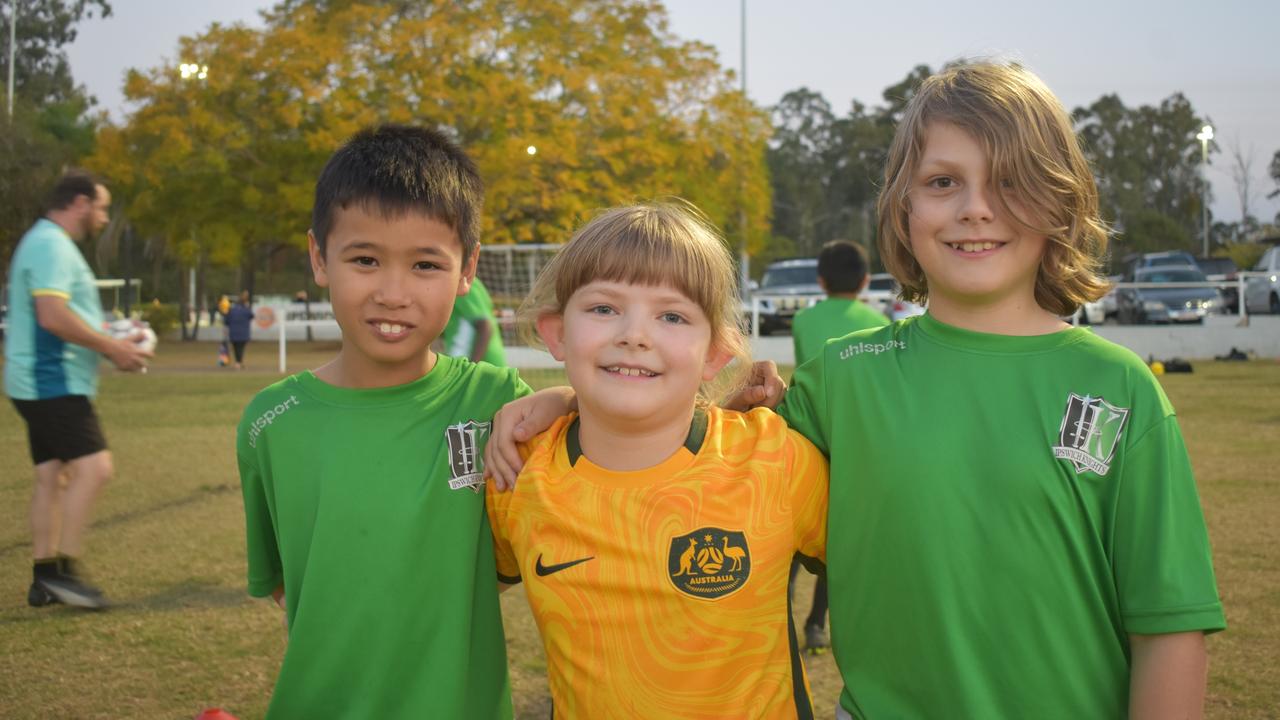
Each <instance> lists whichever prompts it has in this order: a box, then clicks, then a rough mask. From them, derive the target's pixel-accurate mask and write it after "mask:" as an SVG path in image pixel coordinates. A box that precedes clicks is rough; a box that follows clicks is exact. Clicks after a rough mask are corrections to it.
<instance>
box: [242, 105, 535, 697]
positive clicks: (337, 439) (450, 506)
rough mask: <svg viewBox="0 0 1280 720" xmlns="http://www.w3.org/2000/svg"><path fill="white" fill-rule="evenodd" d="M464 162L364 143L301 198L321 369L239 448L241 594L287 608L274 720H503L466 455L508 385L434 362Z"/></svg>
mask: <svg viewBox="0 0 1280 720" xmlns="http://www.w3.org/2000/svg"><path fill="white" fill-rule="evenodd" d="M483 193H484V190H483V185H482V183H481V180H480V175H479V173H478V172H477V170H476V166H475V164H474V163H473V162H472V161H471V159H470V158H468V157H467V156H466V154H465V153H463V151H462V150H461V149H460V148H459V147H458V146H457V145H455V144H454V143H453V142H452V141H450V140H448V139H447V138H446V137H444V136H443V135H442V134H440V133H438V132H436V131H434V130H429V129H424V128H416V127H405V126H392V125H388V126H382V127H379V128H376V129H372V130H365V131H363V132H361V133H359V134H357V135H356V136H355V137H353V138H352V139H351V140H350V141H349V142H347V144H346V145H344V146H343V147H342V148H341V149H339V150H338V151H337V152H336V153H334V155H333V157H331V158H330V159H329V162H328V164H327V165H325V168H324V171H323V172H322V173H321V175H320V179H319V181H318V182H317V183H316V197H315V209H314V211H313V214H312V225H311V231H310V233H308V239H309V243H310V253H311V265H312V269H313V271H314V273H315V280H316V284H317V285H319V286H320V287H323V288H328V290H329V296H330V299H331V301H332V304H333V313H334V316H335V318H336V320H337V322H338V325H339V327H341V328H342V348H341V349H340V350H339V351H338V354H337V356H336V357H335V358H333V360H331V361H329V362H328V363H326V364H325V365H323V366H321V367H320V368H318V369H316V370H315V371H304V372H301V373H298V374H296V375H293V376H290V377H288V378H285V379H284V380H281V381H280V382H278V383H276V384H274V385H272V386H271V387H268V388H267V389H265V390H263V391H262V392H261V393H259V394H258V395H257V397H255V398H254V399H253V401H252V402H251V403H250V404H249V407H248V408H247V409H246V410H245V413H244V419H243V420H242V421H241V422H240V427H239V430H238V436H237V445H236V451H237V455H238V459H239V465H240V478H241V484H242V487H243V490H244V505H245V525H246V530H247V533H248V543H247V545H248V548H247V550H248V564H249V572H248V575H249V593H250V594H251V595H255V596H259V597H265V596H268V595H271V596H274V597H275V598H276V600H277V602H279V603H280V604H281V605H282V607H284V609H285V613H286V618H287V621H288V628H289V646H288V649H287V651H286V652H285V656H284V662H283V664H282V666H281V668H280V675H279V678H278V680H277V681H276V687H275V693H274V695H273V697H272V700H271V706H270V708H269V710H268V717H269V718H352V719H353V720H354V719H357V718H359V719H364V718H424V717H440V718H485V719H501V718H510V717H511V713H512V708H511V692H510V687H509V684H508V680H507V663H506V645H505V641H504V638H503V632H502V618H501V616H500V614H499V610H498V588H497V580H496V577H497V575H496V573H497V571H496V568H495V566H494V559H493V540H492V534H491V533H490V530H489V524H488V521H487V519H486V517H485V509H484V497H485V496H484V492H483V485H484V482H483V478H482V473H483V466H482V465H481V463H480V458H481V452H482V450H483V448H484V442H485V439H486V437H487V435H488V432H489V427H490V421H491V418H492V417H493V414H494V412H495V411H496V410H497V409H498V408H500V407H502V405H503V404H504V403H506V402H509V401H511V400H513V399H515V398H517V397H520V396H522V395H525V394H527V393H528V392H529V388H528V386H526V385H525V384H524V383H523V382H522V381H521V380H520V379H519V378H518V377H517V375H516V373H515V371H514V370H508V369H500V368H496V367H494V366H492V365H489V364H487V363H478V364H477V363H472V362H471V361H469V360H467V359H465V358H453V357H450V356H447V355H439V354H436V353H434V352H432V351H431V349H430V346H431V343H432V342H434V341H435V340H436V338H437V337H439V335H440V332H441V331H442V330H443V329H444V327H445V324H446V323H447V322H448V321H449V314H450V311H451V310H452V309H453V304H454V300H455V299H456V298H457V297H458V296H460V295H463V294H464V293H466V292H467V289H468V287H470V285H471V283H472V279H473V278H474V276H475V271H476V256H477V254H478V252H479V247H478V246H479V237H480V210H481V205H482V200H483Z"/></svg>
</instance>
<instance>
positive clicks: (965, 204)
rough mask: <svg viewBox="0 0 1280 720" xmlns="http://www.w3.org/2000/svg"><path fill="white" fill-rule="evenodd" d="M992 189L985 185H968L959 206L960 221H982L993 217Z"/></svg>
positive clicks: (988, 220)
mask: <svg viewBox="0 0 1280 720" xmlns="http://www.w3.org/2000/svg"><path fill="white" fill-rule="evenodd" d="M994 192H995V190H994V189H992V188H990V187H988V186H986V185H976V184H974V185H970V186H969V188H968V191H967V192H965V193H964V198H963V200H962V204H961V206H960V222H964V223H984V222H991V221H992V219H994V218H995V210H994V201H995V198H993V197H992V194H993V193H994Z"/></svg>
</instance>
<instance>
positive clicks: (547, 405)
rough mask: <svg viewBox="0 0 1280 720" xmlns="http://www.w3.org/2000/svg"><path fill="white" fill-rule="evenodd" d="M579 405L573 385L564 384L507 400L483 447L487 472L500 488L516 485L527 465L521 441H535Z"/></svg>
mask: <svg viewBox="0 0 1280 720" xmlns="http://www.w3.org/2000/svg"><path fill="white" fill-rule="evenodd" d="M577 407H578V397H577V395H575V394H574V392H573V388H571V387H569V386H567V385H562V386H558V387H552V388H546V389H544V390H539V391H538V392H535V393H533V394H531V395H527V396H524V397H518V398H516V399H515V400H512V401H511V402H509V403H507V404H506V405H504V406H503V407H502V409H501V410H499V411H498V412H497V413H495V414H494V416H493V427H492V428H491V429H490V431H489V440H488V442H486V443H485V446H484V473H485V475H486V476H487V477H488V478H489V479H490V481H491V482H492V483H493V484H494V485H495V489H497V490H510V489H511V488H513V487H515V484H516V476H517V475H519V474H520V468H521V467H522V466H523V465H524V458H523V457H521V455H520V449H519V447H518V446H519V443H522V442H528V441H529V440H532V439H533V438H534V437H535V436H536V435H537V434H538V433H540V432H542V431H543V430H546V429H547V428H549V427H551V424H552V423H554V422H555V421H556V420H557V419H558V418H561V417H563V416H565V415H568V414H569V413H570V412H572V411H574V410H576V409H577Z"/></svg>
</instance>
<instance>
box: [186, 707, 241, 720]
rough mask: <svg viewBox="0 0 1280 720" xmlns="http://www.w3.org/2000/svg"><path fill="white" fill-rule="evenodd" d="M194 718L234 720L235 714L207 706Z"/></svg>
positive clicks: (199, 719)
mask: <svg viewBox="0 0 1280 720" xmlns="http://www.w3.org/2000/svg"><path fill="white" fill-rule="evenodd" d="M196 720H236V716H235V715H232V714H231V713H229V712H227V711H226V710H223V709H222V708H209V709H208V710H205V711H204V712H202V713H200V714H199V715H197V716H196Z"/></svg>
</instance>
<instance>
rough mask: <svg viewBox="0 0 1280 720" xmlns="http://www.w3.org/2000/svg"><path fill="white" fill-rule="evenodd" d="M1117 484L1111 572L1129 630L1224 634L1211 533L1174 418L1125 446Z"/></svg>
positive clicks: (1224, 620) (1167, 418) (1145, 633)
mask: <svg viewBox="0 0 1280 720" xmlns="http://www.w3.org/2000/svg"><path fill="white" fill-rule="evenodd" d="M1120 482H1121V486H1120V491H1119V492H1120V495H1119V501H1118V503H1117V507H1116V519H1115V531H1114V533H1115V534H1114V537H1115V542H1114V568H1115V576H1116V577H1115V581H1116V586H1117V592H1118V594H1119V597H1120V606H1121V614H1122V617H1123V620H1124V626H1125V630H1126V631H1127V632H1130V633H1135V634H1140V635H1153V634H1162V633H1176V632H1188V631H1193V630H1205V631H1209V632H1214V631H1218V630H1222V629H1224V628H1225V627H1226V619H1225V617H1224V615H1223V612H1222V602H1221V600H1220V599H1219V597H1218V587H1217V582H1216V581H1215V579H1214V573H1213V560H1212V556H1211V554H1210V550H1209V535H1208V531H1207V530H1206V528H1205V522H1204V513H1203V511H1202V510H1201V507H1200V497H1199V494H1198V493H1197V492H1196V485H1195V479H1194V478H1193V477H1192V474H1191V462H1190V459H1189V458H1188V457H1187V449H1186V446H1185V445H1184V443H1183V440H1182V433H1181V432H1180V431H1179V429H1178V423H1177V418H1176V417H1174V416H1173V415H1169V416H1167V417H1166V418H1164V420H1162V421H1161V422H1160V423H1159V424H1157V425H1155V426H1154V427H1152V428H1151V429H1149V430H1147V431H1146V433H1144V434H1143V435H1142V436H1141V437H1140V438H1138V439H1137V440H1136V441H1135V442H1134V444H1133V445H1132V446H1131V447H1130V448H1128V450H1127V452H1126V454H1125V458H1124V465H1123V468H1122V475H1121V478H1120Z"/></svg>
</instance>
